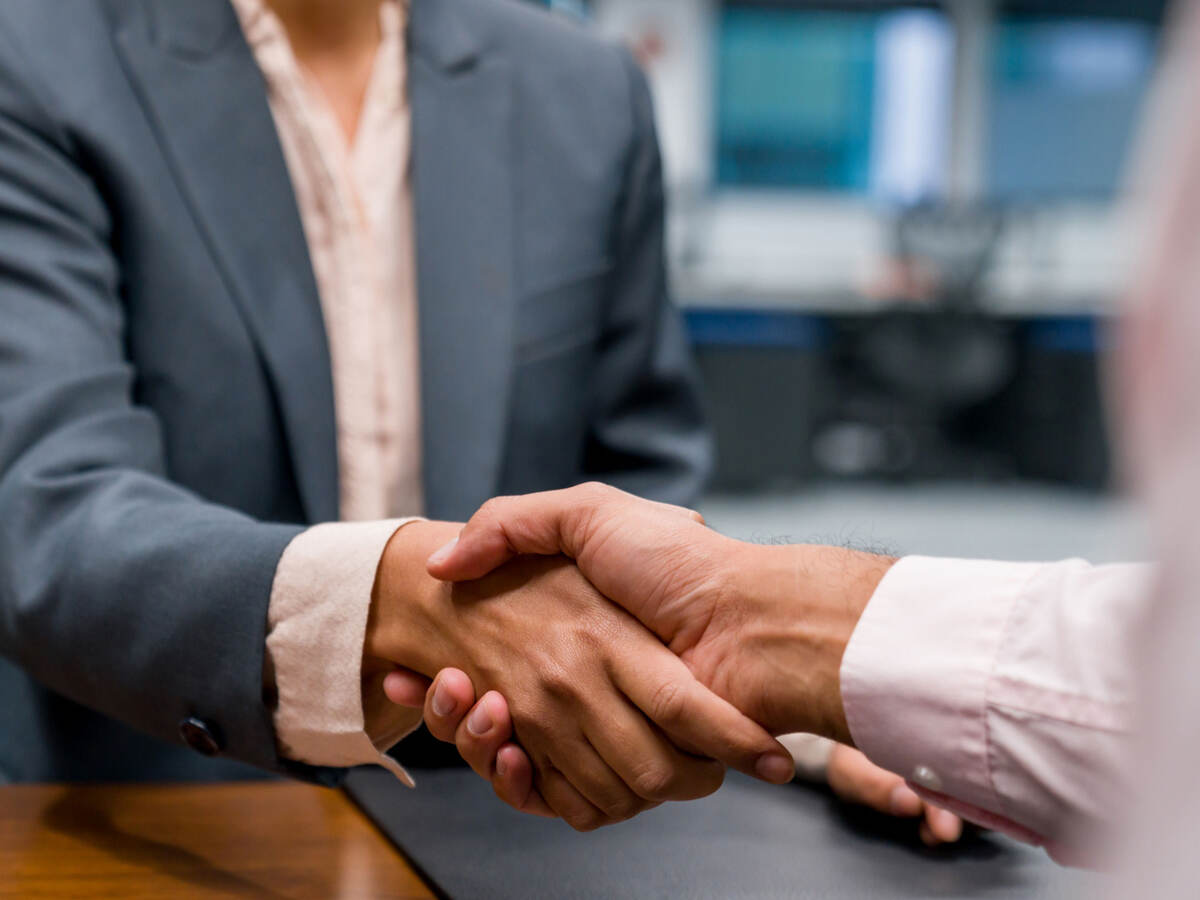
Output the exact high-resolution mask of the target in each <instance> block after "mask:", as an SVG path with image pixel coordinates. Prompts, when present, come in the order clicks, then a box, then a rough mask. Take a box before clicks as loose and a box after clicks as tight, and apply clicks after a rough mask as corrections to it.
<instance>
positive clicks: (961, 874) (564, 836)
mask: <svg viewBox="0 0 1200 900" xmlns="http://www.w3.org/2000/svg"><path fill="white" fill-rule="evenodd" d="M414 774H415V776H416V778H417V783H418V787H417V790H415V791H410V790H408V789H407V788H405V787H404V786H403V785H401V784H400V783H399V782H397V781H396V780H395V779H394V778H393V777H392V776H391V775H389V774H388V773H386V772H384V771H383V770H381V769H362V770H359V771H356V772H354V773H353V774H352V775H351V776H350V779H349V781H348V783H347V791H348V793H349V794H350V796H351V798H352V799H353V800H354V801H355V802H356V803H357V804H358V805H359V806H360V807H361V808H362V809H363V810H364V811H365V812H366V814H367V815H368V816H369V817H370V818H371V819H372V821H374V822H375V823H376V825H378V826H379V828H380V829H381V830H382V831H383V832H384V833H385V834H386V835H388V837H389V838H390V839H391V840H392V841H393V842H394V843H395V844H397V845H398V846H399V847H400V848H401V849H402V851H403V852H404V854H405V855H406V856H407V857H408V859H409V860H410V861H411V862H412V863H413V864H414V865H415V866H416V868H417V869H418V870H420V872H421V873H422V874H423V875H424V876H425V877H426V879H427V880H429V881H431V882H433V884H434V885H435V886H436V887H437V889H439V890H440V891H442V892H443V893H444V895H445V896H447V897H451V898H454V900H475V898H481V900H484V898H486V900H508V898H513V900H517V898H520V900H541V898H546V900H620V898H689V900H691V898H695V900H708V898H711V900H739V898H760V900H773V898H800V900H808V898H812V900H832V898H839V900H841V898H849V900H854V898H874V897H898V898H922V900H924V898H964V900H965V898H988V900H991V898H1001V897H1003V898H1021V900H1057V898H1092V897H1096V896H1099V895H1100V894H1101V893H1102V887H1103V883H1102V880H1101V879H1100V878H1099V877H1098V876H1096V875H1093V874H1090V873H1083V872H1079V871H1075V870H1069V869H1063V868H1060V867H1058V866H1056V865H1055V864H1054V863H1053V862H1051V861H1050V859H1049V858H1048V857H1047V856H1046V855H1045V854H1044V853H1042V852H1041V851H1040V850H1035V849H1032V848H1029V847H1025V846H1022V845H1020V844H1017V843H1014V842H1012V841H1009V840H1007V839H1006V838H1003V837H1000V836H998V835H994V834H973V835H969V836H968V837H967V838H966V839H965V840H964V842H963V843H962V844H961V845H960V846H957V847H952V848H942V849H940V850H936V851H931V850H928V849H926V848H924V847H923V846H922V845H921V844H920V842H919V841H918V840H917V838H916V836H915V832H916V826H915V825H914V823H912V822H897V821H895V820H892V819H889V818H888V817H885V816H880V815H877V814H875V813H871V812H869V811H867V810H862V809H858V808H853V807H847V806H845V805H843V804H841V803H838V802H837V801H835V800H834V799H833V798H832V797H831V796H830V795H829V794H828V793H827V792H826V791H825V790H823V789H819V788H816V787H810V786H806V785H793V786H790V787H782V788H781V787H772V786H771V785H765V784H761V783H759V782H756V781H753V780H751V779H749V778H745V777H743V776H740V775H730V777H729V778H728V779H727V780H726V783H725V786H724V787H723V788H721V790H720V791H718V792H717V793H716V794H714V795H713V796H711V797H709V798H706V799H704V800H700V801H696V802H694V803H679V804H668V805H665V806H662V807H659V808H658V809H655V810H652V811H651V812H648V813H645V814H644V815H642V816H639V817H638V818H636V819H633V820H632V821H630V822H626V823H623V824H621V825H617V826H613V827H610V828H605V829H601V830H599V831H595V832H592V833H590V834H577V833H576V832H574V831H572V830H571V829H570V828H569V827H567V826H566V825H565V824H563V823H562V822H555V821H546V820H542V819H537V818H534V817H532V816H524V815H521V814H518V813H516V812H514V811H512V810H510V809H509V808H508V807H507V806H504V805H503V804H502V803H500V801H499V800H497V799H496V797H495V796H494V795H493V794H492V790H491V787H490V786H489V785H488V784H486V783H485V782H484V781H482V780H481V779H479V778H478V777H476V776H475V775H474V774H472V773H471V772H469V771H465V770H440V771H425V772H416V773H414Z"/></svg>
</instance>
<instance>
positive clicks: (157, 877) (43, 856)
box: [0, 782, 435, 900]
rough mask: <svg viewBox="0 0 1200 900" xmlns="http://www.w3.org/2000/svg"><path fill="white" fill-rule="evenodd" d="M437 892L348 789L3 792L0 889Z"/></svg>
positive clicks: (50, 893) (99, 893)
mask: <svg viewBox="0 0 1200 900" xmlns="http://www.w3.org/2000/svg"><path fill="white" fill-rule="evenodd" d="M230 896H248V897H281V898H282V897H287V898H308V897H314V898H318V897H319V898H376V897H379V898H384V897H398V898H406V900H407V898H414V900H415V898H420V900H430V898H433V897H435V895H434V894H433V892H432V891H430V890H429V888H428V887H426V885H425V883H424V882H423V881H422V880H421V878H420V877H419V876H418V875H417V874H416V873H415V872H414V871H413V870H412V868H411V867H410V866H409V865H408V864H407V863H406V862H405V861H404V859H403V858H402V857H401V856H400V855H399V854H398V853H396V852H395V850H393V849H392V847H391V846H390V845H389V844H388V843H387V841H386V840H384V838H383V837H382V836H381V835H380V834H379V833H378V832H377V831H376V830H375V829H374V827H373V826H372V825H371V823H370V822H368V821H367V820H366V819H365V818H364V817H363V816H362V814H361V813H359V811H358V810H357V809H356V808H355V807H354V806H353V805H352V804H351V803H350V801H349V800H347V799H346V798H345V797H344V796H343V795H342V794H340V793H338V792H335V791H329V790H324V789H322V788H317V787H312V786H310V785H302V784H293V783H289V782H248V783H240V784H228V785H186V786H174V785H172V786H159V785H136V786H128V787H125V786H114V787H110V786H99V787H90V786H89V787H75V786H35V785H29V786H26V785H17V786H11V787H3V788H0V897H21V898H30V897H72V898H74V897H80V898H85V897H112V898H118V897H119V898H123V900H135V898H156V900H158V898H163V897H230Z"/></svg>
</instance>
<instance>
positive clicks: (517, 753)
mask: <svg viewBox="0 0 1200 900" xmlns="http://www.w3.org/2000/svg"><path fill="white" fill-rule="evenodd" d="M384 690H385V692H386V693H387V696H388V699H389V700H391V701H392V702H393V703H396V704H398V705H400V706H407V707H412V708H417V709H419V708H422V707H424V711H425V724H426V726H427V727H428V728H429V730H430V731H431V732H432V733H433V735H434V736H435V737H437V738H440V739H441V740H444V741H447V742H448V743H452V744H454V745H455V746H456V747H457V748H458V752H459V753H460V754H461V756H462V758H463V759H464V760H466V762H467V763H468V764H469V765H470V766H471V768H472V769H474V770H475V772H476V773H477V774H479V775H480V776H481V777H482V778H484V779H486V780H488V781H490V782H491V783H492V787H493V788H494V790H495V791H496V795H497V796H498V797H500V798H501V799H502V800H503V801H504V802H505V803H507V804H509V805H510V806H512V807H513V808H514V809H518V810H521V811H523V812H527V813H532V814H534V815H540V816H546V815H553V813H552V811H551V810H550V809H549V807H548V806H547V805H546V803H545V801H544V800H543V799H542V797H541V795H540V794H538V792H537V790H536V789H534V787H533V767H532V765H531V764H530V762H529V758H528V757H527V756H526V755H525V753H524V751H523V750H521V748H520V747H518V746H517V745H516V744H514V743H513V742H512V740H511V738H512V722H511V721H510V719H509V716H508V704H507V703H506V702H505V700H504V697H503V696H502V695H501V694H499V693H497V692H495V691H492V692H490V693H488V694H485V695H484V696H483V697H481V698H480V699H479V701H478V702H476V701H475V688H474V685H472V684H471V679H470V678H468V677H467V675H466V673H465V672H461V671H459V670H458V669H444V670H443V671H441V672H439V673H438V676H437V678H435V679H434V681H433V684H432V685H431V684H430V682H429V680H428V679H426V678H423V677H422V676H419V675H416V674H415V673H413V672H408V671H404V670H398V671H396V672H393V673H390V674H389V675H388V676H387V679H386V680H385V682H384ZM825 777H826V779H827V780H828V782H829V786H830V788H831V789H832V790H833V792H834V793H835V794H837V796H838V797H840V798H841V799H843V800H845V801H846V802H848V803H858V804H862V805H863V806H869V807H871V808H872V809H874V810H877V811H878V812H881V813H884V814H886V815H891V816H896V817H898V818H910V819H917V820H919V825H918V833H919V834H920V837H921V840H922V841H923V842H924V843H925V844H927V845H929V846H931V847H933V846H937V845H939V844H946V843H953V842H955V841H957V840H958V839H959V838H960V837H961V836H962V829H963V825H962V820H961V819H959V817H958V816H956V815H954V813H952V812H949V811H948V810H944V809H941V808H940V807H937V806H934V805H933V804H932V803H926V802H925V801H923V800H922V799H921V798H920V797H919V796H917V794H916V793H915V792H914V791H913V790H912V789H911V788H910V787H909V786H908V785H907V784H906V783H905V781H904V779H903V778H901V777H900V776H899V775H896V774H894V773H892V772H888V771H886V770H885V769H881V768H879V766H877V765H875V764H874V763H872V762H871V761H870V760H869V759H867V758H866V757H865V756H863V754H862V753H860V752H859V751H857V750H855V749H854V748H853V747H847V746H845V745H844V744H837V745H836V746H835V747H834V749H833V753H832V754H831V755H830V757H829V763H828V766H827V768H826V771H825Z"/></svg>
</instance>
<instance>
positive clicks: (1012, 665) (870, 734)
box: [841, 557, 1151, 858]
mask: <svg viewBox="0 0 1200 900" xmlns="http://www.w3.org/2000/svg"><path fill="white" fill-rule="evenodd" d="M1150 578H1151V574H1150V570H1149V569H1148V567H1146V566H1139V565H1128V566H1101V567H1093V566H1089V565H1087V564H1086V563H1083V562H1080V561H1077V560H1076V561H1068V562H1061V563H1050V564H1042V563H1036V564H1021V563H1003V562H975V561H967V560H946V559H928V558H922V557H910V558H907V559H903V560H901V561H900V562H898V563H897V564H896V565H895V566H894V567H893V568H892V570H891V571H890V572H888V574H887V575H886V576H884V579H883V581H882V582H881V583H880V585H879V587H878V589H877V590H876V592H875V595H874V596H873V597H872V598H871V601H870V603H869V604H868V605H867V608H866V611H865V613H864V614H863V617H862V619H861V620H860V622H859V624H858V626H857V628H856V629H855V631H854V634H853V637H852V638H851V641H850V644H849V646H848V647H847V649H846V654H845V656H844V657H843V660H842V672H841V677H842V698H843V702H844V704H845V708H846V717H847V720H848V722H849V724H850V731H851V734H852V736H853V737H854V741H855V743H856V744H857V745H858V747H859V749H861V750H862V751H863V752H864V753H865V754H866V755H867V756H868V757H869V758H870V759H871V760H872V761H873V762H875V763H876V764H878V765H880V766H882V767H883V768H885V769H889V770H891V771H893V772H896V773H898V774H900V775H903V776H905V777H906V778H908V779H909V781H910V783H911V784H912V785H913V787H914V788H915V789H917V791H918V792H919V793H922V794H923V795H924V796H926V797H927V798H928V799H930V800H933V801H934V802H936V803H938V804H939V805H942V806H946V807H947V808H949V809H951V810H952V811H954V812H957V813H960V814H961V815H963V816H964V818H967V819H969V820H971V821H974V822H977V823H979V824H982V825H986V826H988V827H991V828H996V829H999V830H1001V831H1005V832H1007V833H1009V834H1011V835H1013V836H1015V837H1019V838H1021V839H1023V840H1026V841H1031V842H1034V843H1038V844H1044V843H1049V844H1050V845H1051V848H1050V849H1051V850H1052V852H1054V853H1055V855H1056V856H1060V857H1064V858H1075V857H1074V855H1073V854H1072V849H1073V848H1074V847H1076V846H1079V845H1081V844H1083V843H1085V842H1086V840H1087V839H1090V836H1091V835H1092V834H1093V833H1094V832H1095V831H1096V830H1097V829H1099V828H1101V827H1102V826H1103V825H1104V824H1105V823H1106V822H1107V820H1108V818H1109V817H1110V815H1111V813H1112V811H1113V810H1114V809H1116V808H1117V798H1118V797H1119V796H1121V785H1120V784H1119V782H1118V780H1117V779H1116V778H1115V776H1116V774H1117V773H1120V772H1123V771H1125V770H1126V768H1127V762H1128V757H1129V753H1130V749H1131V748H1130V737H1131V734H1132V732H1133V722H1134V690H1135V683H1134V670H1133V668H1132V666H1131V665H1130V662H1131V660H1130V656H1129V652H1128V651H1129V648H1128V642H1129V636H1130V635H1131V634H1135V633H1137V632H1138V631H1139V630H1140V628H1141V625H1142V621H1143V619H1144V617H1145V614H1146V610H1147V606H1148V604H1147V602H1146V601H1147V597H1148V595H1149V588H1150Z"/></svg>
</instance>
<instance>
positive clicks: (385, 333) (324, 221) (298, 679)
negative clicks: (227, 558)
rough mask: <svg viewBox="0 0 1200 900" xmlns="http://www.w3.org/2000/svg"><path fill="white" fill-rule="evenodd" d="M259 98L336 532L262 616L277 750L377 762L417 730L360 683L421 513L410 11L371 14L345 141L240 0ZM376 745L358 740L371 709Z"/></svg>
mask: <svg viewBox="0 0 1200 900" xmlns="http://www.w3.org/2000/svg"><path fill="white" fill-rule="evenodd" d="M233 5H234V8H235V10H236V11H237V14H238V17H239V20H240V22H241V25H242V30H243V33H244V34H245V37H246V41H247V43H248V44H249V46H250V48H251V50H252V51H253V53H254V57H255V59H256V61H257V62H258V65H259V68H260V69H261V71H262V73H263V77H264V79H265V81H266V86H267V98H268V102H269V103H270V107H271V113H272V116H273V117H274V120H275V126H276V130H277V131H278V134H279V139H280V143H281V145H282V147H283V152H284V157H285V159H286V161H287V166H288V171H289V174H290V175H291V180H292V186H293V189H294V191H295V194H296V201H297V205H298V207H299V211H300V217H301V220H302V222H303V225H304V232H305V236H306V238H307V241H308V248H309V256H310V258H311V260H312V265H313V272H314V275H315V276H316V281H317V287H318V290H319V293H320V298H321V309H322V313H323V315H324V320H325V330H326V334H327V335H328V339H329V351H330V357H331V361H332V365H333V372H332V375H333V389H334V405H335V417H336V421H337V451H338V476H339V478H338V482H339V490H340V498H339V501H340V516H341V519H342V520H343V521H342V522H340V523H332V524H324V525H319V526H317V527H315V528H311V529H309V530H308V531H305V532H304V533H302V534H301V535H299V536H298V537H297V538H296V539H295V540H294V541H292V543H291V544H290V545H289V546H288V547H287V548H286V550H285V551H284V554H283V556H282V558H281V559H280V562H279V566H278V568H277V570H276V573H275V581H274V584H273V586H272V591H271V602H270V608H269V611H268V634H267V654H268V661H269V669H270V670H272V671H273V674H274V679H275V687H276V691H277V694H278V698H279V700H278V705H277V707H276V711H275V731H276V736H277V740H278V743H279V745H280V749H281V751H282V752H283V753H284V754H285V755H286V756H288V757H289V758H291V759H295V760H298V761H300V762H305V763H309V764H312V765H327V766H350V765H356V764H360V763H368V762H377V763H380V764H382V765H384V766H386V767H387V768H389V769H391V770H392V771H393V772H394V773H395V774H396V775H397V776H398V777H399V778H401V779H402V780H404V781H406V782H409V783H411V779H409V777H408V775H407V773H405V772H404V770H403V769H401V768H400V767H399V766H398V765H397V764H396V763H395V762H394V761H392V760H391V759H390V758H389V757H387V756H386V755H383V753H382V751H384V750H386V749H387V748H389V747H391V746H392V745H394V744H395V743H396V742H397V741H399V740H400V738H402V737H403V736H404V735H406V734H407V733H408V732H410V731H412V730H413V729H414V728H415V727H416V726H417V725H418V724H419V723H420V713H419V712H418V711H413V710H402V709H398V708H395V707H391V706H390V705H389V704H387V702H386V699H385V698H384V697H383V696H382V692H381V689H380V685H378V684H374V685H364V684H363V680H362V672H361V668H362V666H361V663H362V650H363V641H364V638H365V635H366V624H367V615H368V613H369V609H370V598H371V589H372V587H373V585H374V582H375V575H376V570H377V569H378V566H379V560H380V558H381V557H382V555H383V550H384V547H385V546H386V545H387V542H388V540H389V539H390V538H391V536H392V535H393V534H394V533H395V531H396V529H397V528H398V527H400V526H401V525H403V524H405V523H406V522H407V521H411V518H410V519H402V518H389V517H401V516H408V517H413V516H417V515H419V514H420V512H421V506H422V502H423V500H422V487H421V484H422V483H421V443H420V390H419V374H418V361H419V349H418V341H417V298H416V281H415V264H414V242H413V233H412V194H411V185H410V182H409V177H408V176H409V165H408V161H409V141H410V135H411V116H410V112H409V107H408V97H407V91H406V76H407V64H406V59H405V41H404V32H405V17H406V12H407V7H406V6H405V5H404V4H402V3H400V2H397V0H387V2H384V3H383V4H382V6H381V9H380V44H379V48H378V50H377V52H376V58H375V62H374V66H373V70H372V74H371V78H370V82H369V85H368V88H367V93H366V97H365V99H364V103H363V109H362V113H361V117H360V121H359V125H358V132H357V134H356V135H355V137H354V140H353V142H349V141H347V140H346V137H345V134H344V132H343V130H342V128H341V126H340V125H339V123H338V122H337V120H336V117H335V115H334V113H333V111H332V109H331V107H330V104H329V103H328V101H327V100H326V99H325V97H324V96H323V95H322V94H321V90H320V87H319V86H318V84H317V83H316V81H315V80H314V79H312V78H311V77H309V75H308V74H307V73H306V72H305V71H304V69H303V67H302V66H301V65H300V64H299V62H298V61H297V59H296V57H295V56H294V54H293V53H292V49H291V45H290V43H289V41H288V37H287V33H286V31H285V30H284V28H283V26H282V24H281V23H280V21H279V20H278V18H277V17H276V16H275V15H274V14H273V13H272V12H271V11H270V10H269V9H268V8H267V7H266V6H265V4H264V3H263V0H234V3H233ZM364 706H366V707H369V708H370V709H371V710H372V712H375V713H377V714H378V715H376V716H375V717H374V719H373V720H374V721H379V722H381V723H382V724H381V728H380V731H379V733H377V734H371V735H367V734H366V732H365V731H364V721H365V718H366V717H365V710H364Z"/></svg>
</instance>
